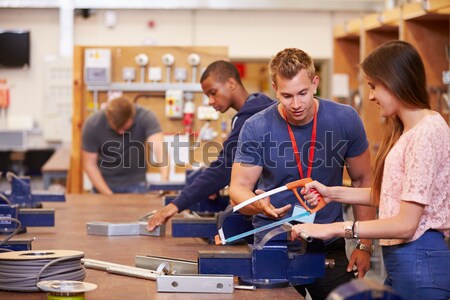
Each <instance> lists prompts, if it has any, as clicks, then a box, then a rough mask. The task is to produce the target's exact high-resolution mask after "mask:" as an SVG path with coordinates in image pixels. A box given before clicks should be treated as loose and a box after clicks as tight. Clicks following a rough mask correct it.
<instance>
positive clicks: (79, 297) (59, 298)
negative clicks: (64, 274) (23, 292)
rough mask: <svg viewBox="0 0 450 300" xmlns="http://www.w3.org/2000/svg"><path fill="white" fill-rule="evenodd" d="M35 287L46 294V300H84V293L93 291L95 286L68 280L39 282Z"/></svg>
mask: <svg viewBox="0 0 450 300" xmlns="http://www.w3.org/2000/svg"><path fill="white" fill-rule="evenodd" d="M37 286H38V287H39V288H40V289H41V290H43V291H45V292H48V295H47V299H48V300H84V299H85V298H84V293H85V292H88V291H92V290H95V289H96V288H97V285H95V284H93V283H88V282H81V281H70V280H50V281H40V282H38V284H37Z"/></svg>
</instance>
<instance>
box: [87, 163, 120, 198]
mask: <svg viewBox="0 0 450 300" xmlns="http://www.w3.org/2000/svg"><path fill="white" fill-rule="evenodd" d="M85 171H86V173H87V175H88V177H89V179H90V180H91V182H92V185H93V186H94V187H95V189H96V190H97V191H98V192H99V193H100V194H105V195H111V194H113V192H112V191H111V189H110V188H109V186H108V184H107V183H106V181H105V179H104V178H103V176H102V174H101V172H100V170H99V169H98V167H97V166H95V167H85Z"/></svg>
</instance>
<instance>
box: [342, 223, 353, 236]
mask: <svg viewBox="0 0 450 300" xmlns="http://www.w3.org/2000/svg"><path fill="white" fill-rule="evenodd" d="M354 226H355V222H353V223H351V224H349V222H344V237H345V238H346V239H352V238H353V236H354V233H353V228H354Z"/></svg>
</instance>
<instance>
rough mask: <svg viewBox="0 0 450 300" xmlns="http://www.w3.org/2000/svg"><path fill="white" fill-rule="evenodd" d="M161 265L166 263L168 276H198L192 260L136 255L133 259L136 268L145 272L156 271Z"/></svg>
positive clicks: (195, 265)
mask: <svg viewBox="0 0 450 300" xmlns="http://www.w3.org/2000/svg"><path fill="white" fill-rule="evenodd" d="M163 263H167V266H166V269H167V271H168V273H169V274H198V264H197V262H196V261H193V260H183V259H175V258H169V257H162V256H141V255H136V257H135V259H134V264H135V265H136V267H138V268H143V269H147V270H156V269H157V268H158V267H159V266H160V265H161V264H163Z"/></svg>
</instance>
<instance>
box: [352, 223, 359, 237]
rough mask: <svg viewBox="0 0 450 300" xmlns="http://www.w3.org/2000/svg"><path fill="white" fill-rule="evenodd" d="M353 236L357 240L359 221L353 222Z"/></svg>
mask: <svg viewBox="0 0 450 300" xmlns="http://www.w3.org/2000/svg"><path fill="white" fill-rule="evenodd" d="M353 238H355V239H357V240H359V222H358V221H356V222H353Z"/></svg>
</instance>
